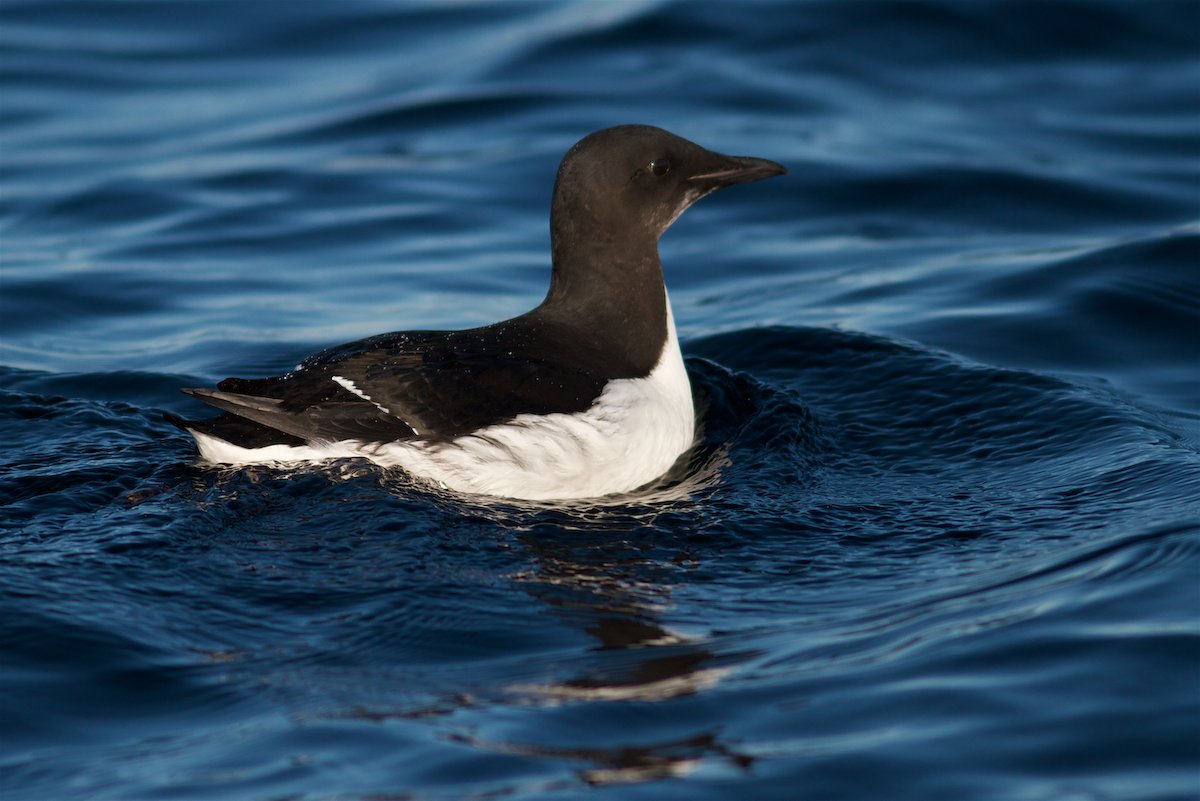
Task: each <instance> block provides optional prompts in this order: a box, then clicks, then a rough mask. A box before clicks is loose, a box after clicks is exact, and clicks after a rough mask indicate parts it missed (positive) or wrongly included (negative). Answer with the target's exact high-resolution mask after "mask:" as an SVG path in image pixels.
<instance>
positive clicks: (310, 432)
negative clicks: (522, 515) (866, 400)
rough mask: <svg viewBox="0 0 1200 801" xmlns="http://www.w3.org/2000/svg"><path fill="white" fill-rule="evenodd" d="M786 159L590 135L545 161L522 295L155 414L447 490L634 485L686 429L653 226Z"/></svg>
mask: <svg viewBox="0 0 1200 801" xmlns="http://www.w3.org/2000/svg"><path fill="white" fill-rule="evenodd" d="M786 172H787V170H785V169H784V168H783V167H782V166H780V165H778V164H776V163H774V162H771V161H766V160H765V159H754V158H741V157H734V156H723V155H721V154H719V153H713V152H711V151H708V150H705V149H704V148H702V147H700V146H699V145H696V144H693V143H692V142H689V141H687V140H686V139H681V138H680V137H678V136H675V135H674V134H671V133H669V132H667V131H664V130H662V129H659V128H653V127H650V126H645V125H622V126H618V127H616V128H608V129H606V130H603V131H598V132H596V133H594V134H592V135H590V136H588V137H586V138H584V139H583V140H581V141H580V142H579V143H577V144H576V145H575V146H574V147H573V148H571V150H570V151H569V152H568V153H567V154H566V156H565V157H564V158H563V161H562V164H561V165H560V167H559V170H558V176H557V178H556V180H555V184H554V198H553V203H552V206H551V213H550V233H551V248H552V252H553V272H552V275H551V279H550V291H549V293H548V294H547V295H546V299H545V300H544V301H543V302H542V303H541V305H539V306H538V307H537V308H535V309H533V310H532V311H530V312H527V313H526V314H523V315H521V316H519V317H515V318H513V319H511V320H506V321H504V322H500V323H496V324H494V325H489V326H484V327H482V328H474V329H469V330H465V331H408V332H400V333H391V334H381V335H379V336H375V337H370V338H368V339H363V340H359V341H357V342H351V343H349V344H346V345H341V346H338V347H335V348H330V349H329V350H326V351H323V352H321V353H318V354H317V355H315V356H312V357H311V358H309V359H306V360H305V361H304V362H302V363H301V364H300V365H299V366H297V367H296V369H295V370H293V371H292V372H290V373H288V374H287V375H284V376H278V377H272V378H260V379H241V378H227V379H225V380H224V381H222V382H221V383H220V384H219V385H218V388H217V389H216V390H210V389H185V390H183V391H184V392H186V393H187V394H188V395H191V396H192V397H195V398H198V399H200V400H202V401H204V402H205V403H208V404H210V405H212V406H215V407H217V408H218V409H220V410H222V411H223V412H224V414H221V415H220V416H218V417H215V418H213V419H210V420H203V421H195V420H182V419H179V418H177V417H173V416H168V419H169V420H170V421H171V422H172V423H174V424H175V425H177V426H179V427H180V428H183V429H186V430H187V431H189V432H191V434H192V435H193V436H194V437H195V438H196V442H197V445H198V447H199V449H200V455H201V456H202V457H203V458H204V459H207V460H208V461H212V462H217V463H225V464H256V463H263V462H275V461H280V462H295V461H316V460H321V459H328V458H335V457H343V456H357V457H366V458H368V459H371V460H372V461H375V462H377V463H379V464H382V465H385V466H400V467H403V468H405V469H407V470H408V471H410V472H411V473H413V474H415V475H418V476H424V477H426V478H429V479H432V480H434V481H436V482H439V483H440V484H442V485H444V486H446V487H449V488H451V489H455V490H459V491H463V492H473V493H483V494H489V495H499V496H505V497H513V498H527V499H542V500H549V499H567V498H586V497H596V496H600V495H606V494H610V493H614V492H626V491H629V490H633V489H636V488H637V487H639V486H642V485H643V484H646V483H648V482H650V481H653V480H654V479H656V478H658V477H659V476H661V475H662V474H663V473H665V472H666V471H667V470H668V469H669V468H670V467H671V465H672V464H673V463H674V462H675V460H676V459H677V458H678V457H679V456H680V455H681V454H682V453H684V452H685V451H686V450H687V449H688V448H689V447H690V446H691V445H692V440H693V437H694V431H695V412H694V409H693V404H692V392H691V386H690V384H689V382H688V377H687V372H686V371H685V369H684V366H683V358H682V356H681V354H680V352H679V344H678V341H677V339H676V336H675V324H674V321H673V318H672V315H671V308H670V304H669V302H668V300H667V292H666V287H665V286H664V285H663V276H662V265H661V263H660V262H659V257H658V238H659V236H660V235H661V234H662V233H663V231H665V230H666V229H667V227H668V226H669V225H670V224H671V223H672V222H673V221H674V220H675V219H676V218H677V217H678V216H679V215H680V214H681V213H682V212H683V211H684V210H685V209H686V208H687V207H688V206H690V205H691V204H692V203H694V202H695V201H696V200H699V199H700V198H701V197H703V196H704V195H707V194H708V193H710V192H713V191H715V190H717V189H720V188H722V187H724V186H729V185H731V184H736V183H743V182H746V181H756V180H759V179H761V178H768V177H771V176H773V175H781V174H784V173H786Z"/></svg>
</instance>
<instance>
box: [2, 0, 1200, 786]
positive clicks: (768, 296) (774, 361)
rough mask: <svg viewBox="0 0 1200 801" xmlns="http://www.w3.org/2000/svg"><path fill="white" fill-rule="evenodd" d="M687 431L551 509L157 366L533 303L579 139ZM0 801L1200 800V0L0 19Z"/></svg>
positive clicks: (387, 8) (287, 357) (378, 7)
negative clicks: (676, 361) (739, 177)
mask: <svg viewBox="0 0 1200 801" xmlns="http://www.w3.org/2000/svg"><path fill="white" fill-rule="evenodd" d="M630 122H638V123H648V124H653V125H659V126H662V127H664V128H667V129H669V130H671V131H673V132H675V133H678V134H680V135H681V136H684V137H686V138H688V139H691V140H693V141H696V142H698V143H700V144H701V145H704V146H705V147H708V148H711V149H713V150H717V151H721V152H725V153H732V154H735V155H749V156H759V157H763V158H769V159H772V160H775V161H779V162H781V163H783V164H785V165H786V166H787V167H788V168H789V169H790V170H791V174H790V175H787V176H783V177H780V178H773V179H771V180H769V181H764V182H761V183H755V184H748V185H744V186H738V187H734V188H731V189H728V190H725V191H723V192H720V193H718V194H716V195H714V196H712V197H710V198H706V199H705V200H703V201H701V202H700V203H699V204H697V205H696V206H695V207H693V209H692V210H690V211H689V212H687V213H686V214H685V215H684V216H683V217H682V218H681V219H680V220H679V221H678V222H677V223H676V224H675V226H674V227H673V228H672V229H671V230H670V231H669V232H668V233H667V234H666V235H665V236H664V237H663V240H662V243H661V253H662V256H663V262H664V265H665V270H666V276H667V283H668V286H669V288H670V291H671V297H672V300H673V303H674V309H675V317H676V320H677V322H678V325H679V330H680V336H681V339H682V341H683V349H684V353H685V355H686V356H687V364H688V369H689V371H690V373H691V377H692V382H693V385H694V388H695V393H696V397H697V402H698V404H699V406H700V408H701V409H702V415H701V421H700V440H699V442H698V444H697V446H696V448H695V449H694V450H693V451H692V452H691V453H689V454H688V455H687V457H686V458H685V459H684V460H682V461H681V462H680V464H678V465H677V466H676V468H675V469H674V470H673V471H672V472H671V474H669V475H668V476H667V477H665V478H664V479H663V480H661V481H660V482H658V483H657V484H656V485H654V486H652V487H648V488H646V489H644V490H642V491H639V492H637V493H633V494H631V495H626V496H621V497H612V498H605V499H600V500H596V501H588V502H577V503H561V504H534V503H518V502H507V501H503V500H497V499H491V500H489V499H486V498H479V497H465V496H456V495H454V494H451V493H447V492H444V491H441V492H440V491H437V490H435V489H433V488H431V487H430V486H428V485H426V484H424V483H422V482H420V481H418V480H415V479H413V478H411V477H408V476H405V475H404V474H402V473H398V472H396V471H388V470H384V469H380V468H378V467H375V466H373V465H371V464H369V463H366V462H358V461H344V462H334V463H329V464H326V465H320V466H311V467H306V468H301V469H295V468H293V469H284V468H281V467H278V466H276V467H271V466H263V467H256V468H252V469H244V470H231V469H220V468H215V467H212V466H207V465H204V464H200V463H197V461H196V459H195V448H194V445H193V443H192V441H191V438H190V437H189V436H187V435H186V434H184V433H182V432H180V431H178V430H176V429H175V428H173V427H172V426H170V425H169V424H167V423H166V422H164V420H163V418H162V413H163V412H164V411H168V412H171V413H174V414H179V415H183V416H192V417H195V416H203V415H205V413H206V410H205V407H203V406H202V405H201V404H199V403H198V402H196V401H193V400H191V399H189V398H187V397H186V396H184V395H182V394H180V393H179V391H178V390H179V388H180V387H185V386H201V387H203V386H212V385H214V384H215V382H217V381H219V380H220V379H222V378H224V377H226V376H230V375H236V376H243V377H255V376H264V375H273V374H278V373H280V372H282V371H286V370H287V369H289V368H290V367H291V366H293V365H294V364H295V363H296V362H297V361H299V360H300V359H301V358H303V357H304V356H307V355H309V354H311V353H313V352H315V351H317V350H320V349H322V348H324V347H327V346H330V345H335V344H338V343H341V342H345V341H349V340H352V339H357V338H359V337H363V336H367V335H370V334H376V333H380V332H384V331H392V330H401V329H409V328H446V329H450V328H461V327H468V326H475V325H480V324H485V323H490V322H494V321H496V320H500V319H504V318H507V317H510V316H513V315H515V314H518V313H520V312H523V311H525V310H527V309H529V308H531V307H533V306H534V305H536V304H537V303H538V302H539V301H540V300H541V297H542V295H543V294H544V292H545V289H546V286H547V283H548V277H549V264H550V261H549V258H550V257H549V233H548V214H549V201H550V191H551V186H552V183H553V179H554V174H555V170H556V168H557V165H558V161H559V159H560V158H561V157H562V155H563V153H564V152H565V151H566V150H567V149H568V148H569V147H570V146H571V145H572V144H573V143H574V142H575V141H577V140H578V139H580V138H582V137H583V136H585V135H586V134H588V133H590V132H591V131H594V130H597V129H600V128H604V127H608V126H610V125H616V124H621V123H630ZM0 256H2V260H3V276H2V283H0V365H2V366H0V438H2V441H3V448H2V450H0V460H2V463H3V466H2V468H0V471H2V472H0V501H2V504H3V513H2V515H0V797H3V798H4V799H22V800H24V799H30V800H31V801H32V800H37V801H44V800H46V799H55V800H57V801H68V800H70V799H255V800H257V799H262V800H263V801H266V800H267V799H295V800H303V801H316V800H318V799H319V800H323V801H324V800H328V801H334V800H336V801H346V800H348V799H354V800H356V801H357V800H361V801H372V800H374V801H379V800H382V799H396V800H398V799H460V798H473V799H501V798H503V799H519V800H521V801H526V800H532V799H537V800H538V801H543V800H545V801H551V800H558V799H585V798H586V799H621V800H622V801H624V800H625V799H680V800H681V801H682V800H684V799H686V800H688V801H694V800H695V799H730V800H731V801H747V800H751V801H753V800H754V799H881V800H886V801H900V800H903V799H914V801H934V800H936V799H947V800H948V801H958V800H959V799H1017V800H1019V801H1042V800H1043V799H1044V800H1045V801H1051V800H1053V801H1058V800H1059V799H1079V800H1085V801H1099V800H1102V799H1114V800H1115V799H1121V800H1122V801H1127V800H1130V799H1195V798H1198V797H1200V3H1197V2H1194V1H1192V2H1169V1H1168V0H1162V1H1156V2H1144V1H1142V0H1139V1H1137V2H1133V1H1130V2H1058V1H1057V0H1037V1H1036V2H1032V1H1031V2H948V1H947V0H940V1H939V0H932V1H931V2H919V3H917V2H885V1H884V0H877V1H875V2H870V1H864V2H829V1H814V2H798V3H722V4H711V3H702V2H701V3H697V2H632V0H631V1H629V2H569V3H482V4H476V3H434V2H424V3H399V2H360V1H358V0H355V1H354V2H347V1H346V0H336V1H334V0H329V1H328V2H270V3H268V2H253V3H247V2H240V1H239V2H205V3H176V2H148V1H146V0H131V1H130V2H111V1H109V0H88V1H87V2H84V1H83V0H80V1H79V2H65V1H61V2H60V1H59V0H38V1H37V2H25V1H24V0H4V2H3V3H2V4H0Z"/></svg>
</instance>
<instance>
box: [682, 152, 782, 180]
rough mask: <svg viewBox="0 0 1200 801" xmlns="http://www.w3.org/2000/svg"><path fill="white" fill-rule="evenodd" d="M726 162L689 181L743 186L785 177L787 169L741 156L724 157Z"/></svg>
mask: <svg viewBox="0 0 1200 801" xmlns="http://www.w3.org/2000/svg"><path fill="white" fill-rule="evenodd" d="M724 158H725V159H726V160H727V161H726V163H725V164H722V165H720V166H719V167H718V168H717V169H715V170H708V171H706V172H704V173H702V174H700V175H693V176H692V177H690V178H688V180H689V181H708V182H711V183H713V184H716V185H717V186H731V185H733V184H744V183H746V182H748V181H761V180H762V179H763V178H770V177H772V176H775V175H787V168H786V167H784V166H783V165H782V164H776V163H775V162H774V161H768V160H767V159H756V158H750V157H743V156H725V157H724Z"/></svg>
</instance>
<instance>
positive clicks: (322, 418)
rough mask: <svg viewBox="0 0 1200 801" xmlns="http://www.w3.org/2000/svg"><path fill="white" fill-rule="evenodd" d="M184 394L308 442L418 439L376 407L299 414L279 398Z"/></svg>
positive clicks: (325, 406) (327, 407)
mask: <svg viewBox="0 0 1200 801" xmlns="http://www.w3.org/2000/svg"><path fill="white" fill-rule="evenodd" d="M183 391H184V393H186V394H188V395H191V396H192V397H193V398H197V399H199V400H202V401H204V402H205V403H207V404H209V405H210V406H215V407H217V408H218V409H221V410H222V411H226V412H231V413H233V414H236V415H237V416H239V417H244V418H246V419H247V420H253V421H254V422H256V423H261V424H262V425H265V426H269V427H271V428H273V429H275V430H276V431H282V432H283V433H285V434H291V435H292V436H294V437H300V438H301V439H304V440H307V441H310V442H312V441H338V440H346V439H358V440H367V441H380V440H395V439H403V438H405V437H411V436H413V435H414V433H415V432H414V431H413V428H412V426H410V425H408V424H407V423H405V422H404V421H403V420H401V419H399V418H398V417H393V416H392V415H389V414H384V413H383V412H381V411H380V410H379V408H378V407H376V406H375V405H374V404H372V403H336V402H335V403H318V404H314V405H312V406H309V407H307V408H305V409H303V410H301V411H299V412H288V411H285V410H284V409H283V408H282V407H283V405H284V402H283V401H282V400H279V399H276V398H261V397H256V396H253V395H240V394H238V393H236V392H221V391H219V390H212V389H185V390H183Z"/></svg>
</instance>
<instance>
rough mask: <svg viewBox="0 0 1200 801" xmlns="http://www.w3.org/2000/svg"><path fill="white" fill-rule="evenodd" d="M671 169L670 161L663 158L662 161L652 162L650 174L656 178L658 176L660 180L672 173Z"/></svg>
mask: <svg viewBox="0 0 1200 801" xmlns="http://www.w3.org/2000/svg"><path fill="white" fill-rule="evenodd" d="M670 169H671V161H670V159H666V158H661V159H655V160H654V161H652V162H650V172H652V173H654V174H655V176H657V177H659V178H662V177H663V176H664V175H666V174H667V173H668V172H669V171H670Z"/></svg>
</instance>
